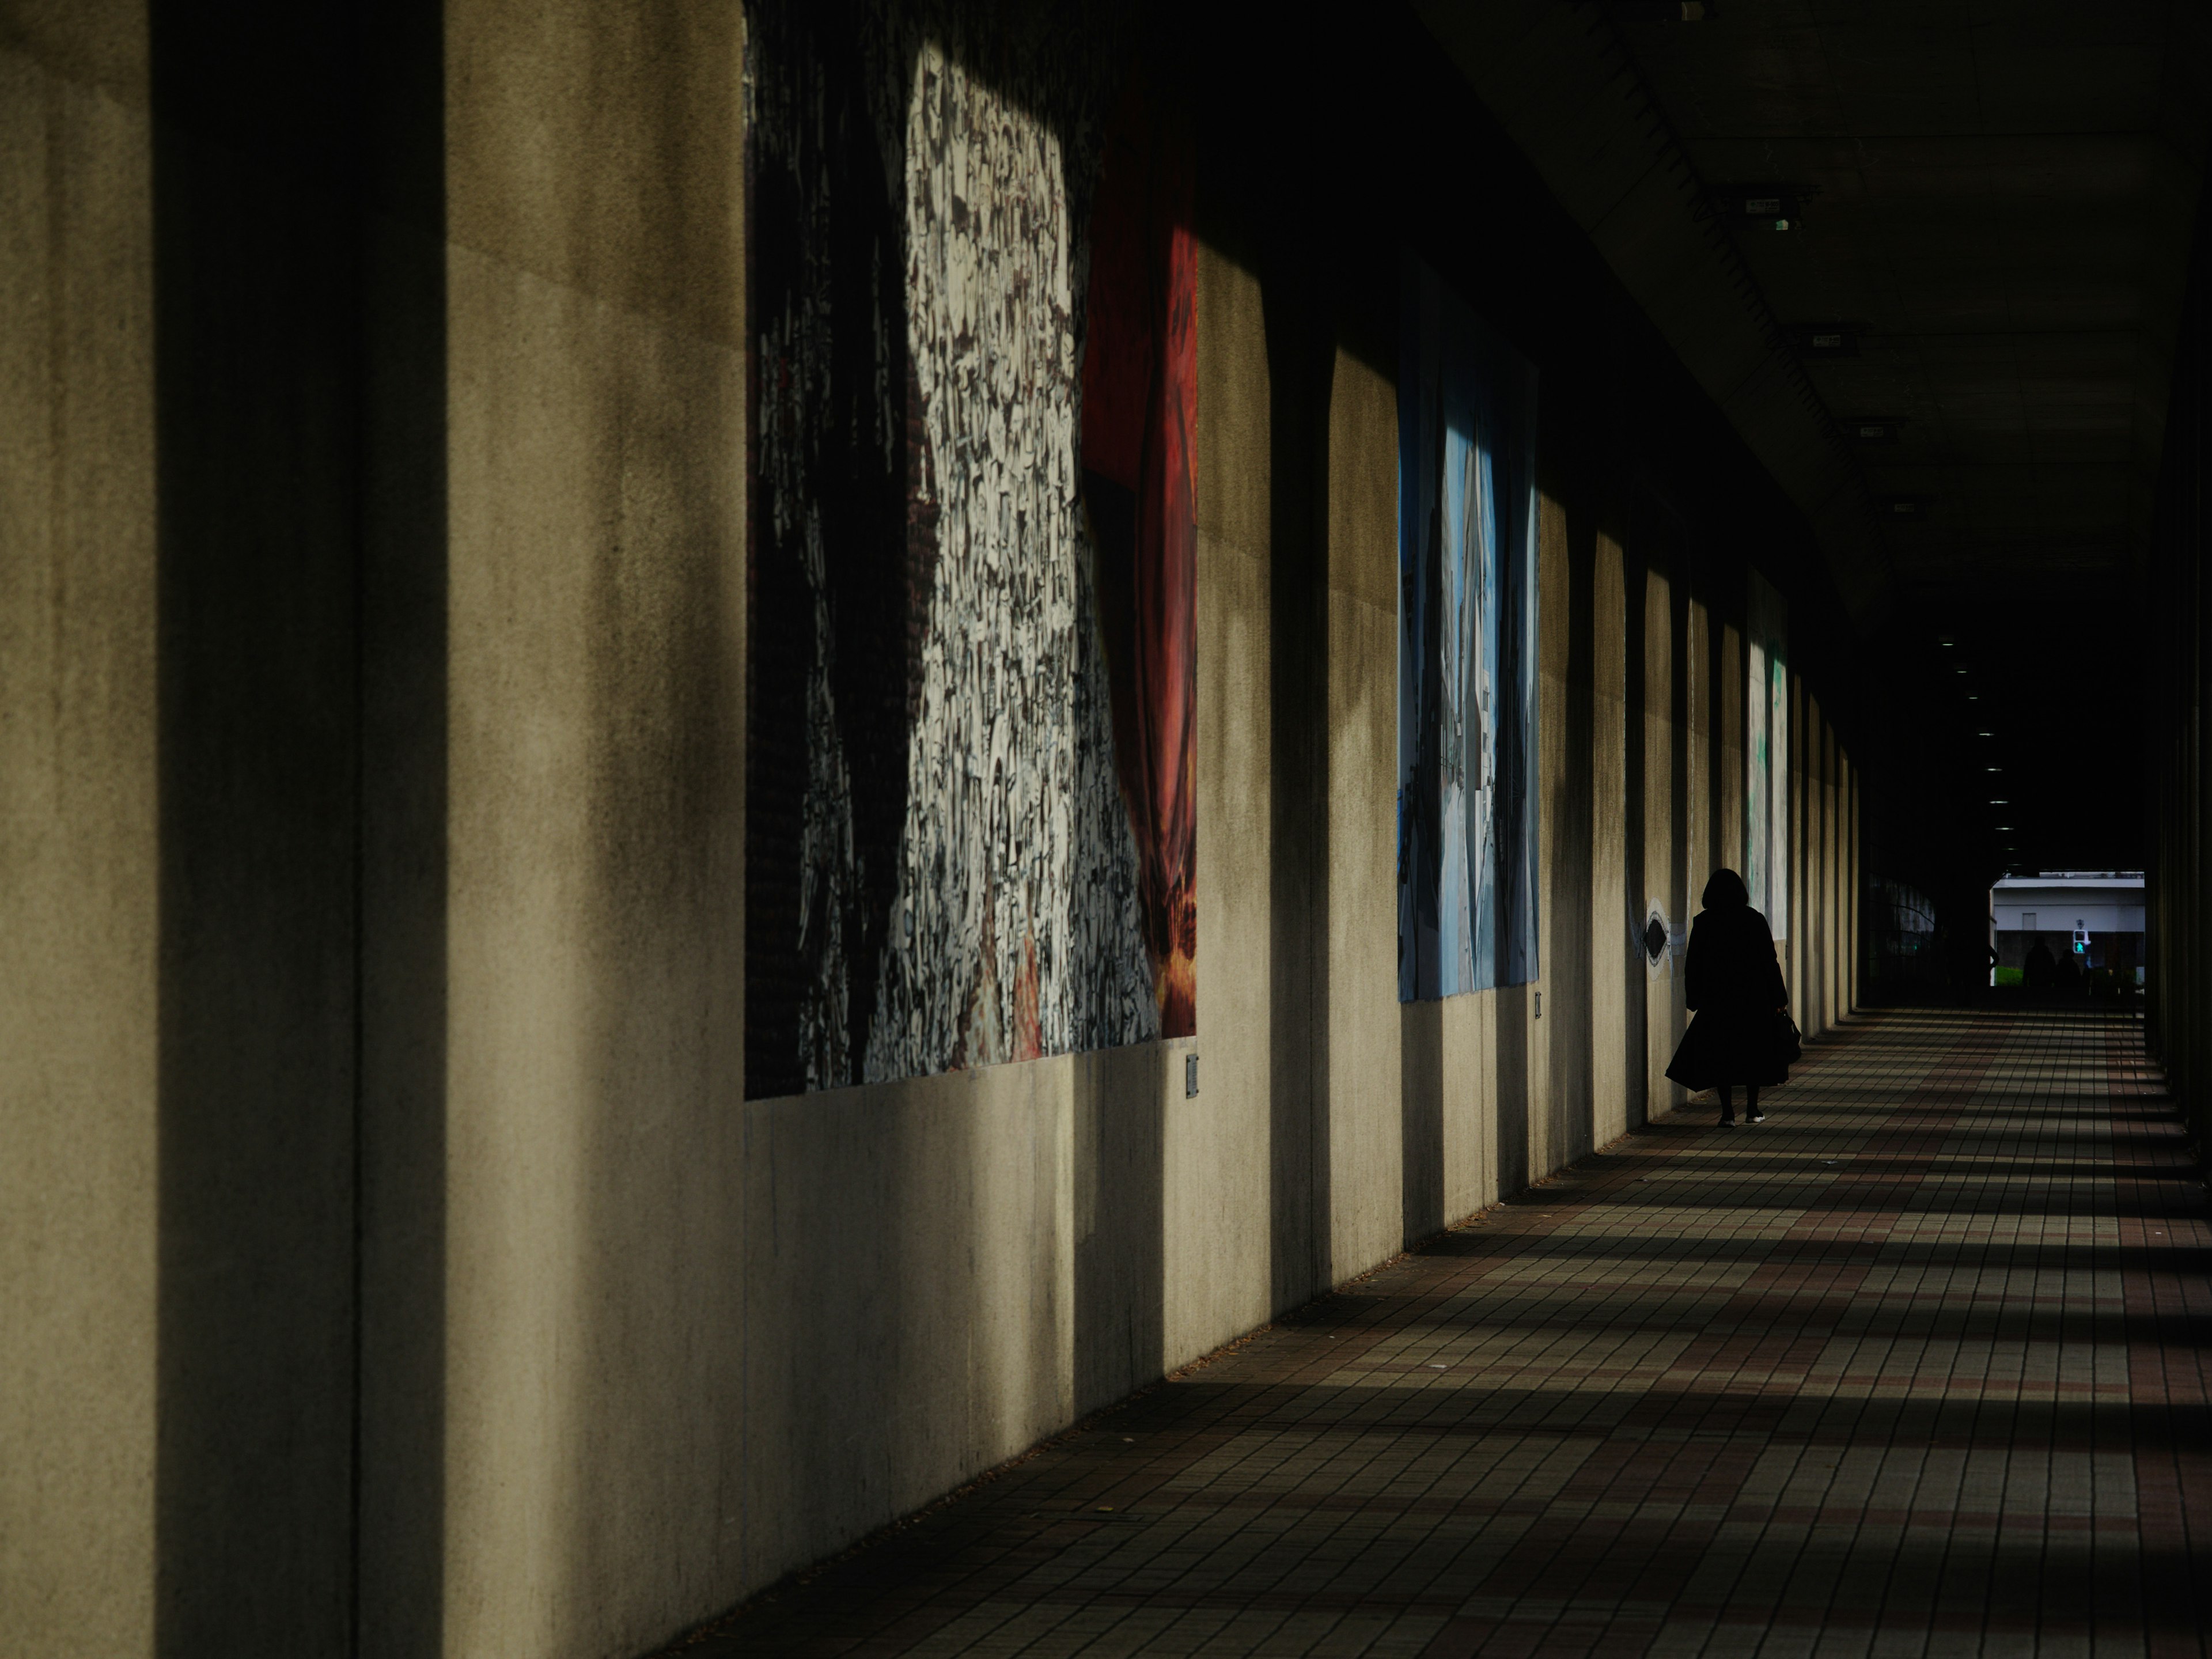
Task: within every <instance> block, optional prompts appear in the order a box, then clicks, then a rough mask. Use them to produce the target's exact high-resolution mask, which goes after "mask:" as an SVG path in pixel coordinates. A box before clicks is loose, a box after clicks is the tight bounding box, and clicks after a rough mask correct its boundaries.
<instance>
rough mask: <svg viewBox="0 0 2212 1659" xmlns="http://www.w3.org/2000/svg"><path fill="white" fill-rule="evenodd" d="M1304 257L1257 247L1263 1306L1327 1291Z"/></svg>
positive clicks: (1314, 368)
mask: <svg viewBox="0 0 2212 1659" xmlns="http://www.w3.org/2000/svg"><path fill="white" fill-rule="evenodd" d="M1305 253H1306V250H1304V248H1302V247H1300V246H1296V245H1295V244H1293V245H1291V246H1282V247H1278V248H1275V249H1273V250H1271V257H1270V258H1268V260H1267V263H1266V265H1265V270H1266V279H1265V283H1264V286H1263V289H1262V298H1263V303H1264V306H1265V327H1266V330H1267V387H1268V410H1267V414H1268V477H1269V483H1268V490H1269V499H1268V542H1269V547H1270V550H1271V552H1272V553H1273V571H1272V576H1273V580H1272V583H1271V588H1270V595H1271V597H1270V615H1269V623H1270V627H1271V629H1272V632H1273V653H1272V657H1271V674H1272V680H1271V684H1270V686H1269V691H1270V698H1269V703H1270V708H1269V719H1270V720H1271V722H1272V732H1271V754H1270V757H1269V759H1270V765H1269V769H1268V770H1269V779H1270V789H1271V798H1270V800H1269V803H1268V805H1269V815H1270V824H1269V829H1270V834H1271V836H1272V840H1273V848H1274V868H1273V872H1271V877H1272V878H1271V881H1270V883H1269V892H1268V899H1269V902H1268V956H1269V963H1268V987H1267V990H1268V997H1267V1006H1268V1061H1269V1064H1268V1075H1269V1077H1270V1079H1271V1082H1270V1084H1269V1098H1268V1145H1269V1176H1270V1180H1269V1188H1268V1190H1269V1195H1270V1196H1269V1205H1268V1210H1269V1227H1270V1252H1269V1254H1270V1261H1271V1272H1270V1285H1269V1298H1270V1305H1271V1306H1272V1307H1273V1308H1274V1309H1275V1310H1278V1311H1279V1310H1283V1309H1285V1308H1291V1307H1295V1306H1297V1304H1299V1303H1301V1302H1303V1301H1304V1300H1305V1299H1306V1297H1309V1296H1311V1295H1313V1294H1314V1293H1315V1292H1316V1291H1319V1290H1322V1289H1325V1288H1327V1286H1328V1282H1329V1281H1328V1271H1329V1267H1328V1214H1329V1166H1328V1146H1329V1123H1328V1114H1329V1103H1328V1084H1327V1081H1326V1079H1327V1078H1328V1024H1327V1022H1326V1021H1325V1020H1323V1019H1322V1018H1319V1017H1318V1016H1319V1014H1320V1011H1321V1010H1322V1009H1324V1008H1326V1007H1327V1006H1328V944H1327V941H1328V923H1327V919H1328V860H1327V859H1326V857H1325V856H1324V852H1325V849H1324V848H1323V846H1322V833H1321V822H1322V819H1321V814H1322V805H1323V803H1324V801H1325V799H1326V796H1327V792H1328V750H1327V745H1326V744H1325V742H1324V741H1323V734H1325V733H1326V732H1327V731H1328V720H1327V707H1326V700H1327V697H1328V673H1327V662H1326V658H1325V655H1324V653H1325V651H1326V648H1327V646H1326V641H1327V639H1328V631H1327V627H1326V618H1327V606H1328V584H1327V582H1326V580H1325V578H1324V575H1323V572H1324V570H1325V568H1326V560H1325V557H1324V552H1325V548H1324V538H1325V532H1323V530H1322V526H1325V525H1326V524H1327V522H1328V483H1327V480H1328V409H1329V387H1330V385H1331V370H1332V368H1333V365H1334V358H1335V348H1334V339H1333V337H1331V335H1330V332H1329V331H1328V329H1327V327H1325V326H1324V325H1323V323H1322V315H1321V307H1320V305H1319V301H1318V299H1317V296H1316V293H1315V292H1314V289H1315V287H1316V283H1315V280H1314V278H1313V276H1312V275H1311V272H1310V265H1309V263H1308V261H1307V259H1306V258H1305V257H1304V256H1305Z"/></svg>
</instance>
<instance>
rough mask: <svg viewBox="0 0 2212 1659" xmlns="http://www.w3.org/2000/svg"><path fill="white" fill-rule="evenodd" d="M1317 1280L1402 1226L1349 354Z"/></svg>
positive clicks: (1340, 432) (1380, 625)
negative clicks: (1323, 1255)
mask: <svg viewBox="0 0 2212 1659" xmlns="http://www.w3.org/2000/svg"><path fill="white" fill-rule="evenodd" d="M1328 478H1329V497H1328V860H1329V862H1328V892H1329V910H1328V957H1329V985H1330V989H1331V994H1330V997H1329V1003H1328V1012H1327V1016H1326V1018H1327V1019H1328V1103H1329V1107H1328V1113H1329V1143H1328V1144H1329V1192H1330V1195H1331V1202H1332V1206H1333V1210H1332V1214H1331V1218H1330V1224H1329V1240H1330V1243H1329V1253H1330V1254H1329V1260H1330V1261H1331V1262H1332V1264H1342V1265H1339V1266H1333V1267H1332V1269H1331V1275H1330V1282H1332V1283H1333V1282H1334V1279H1336V1278H1338V1277H1340V1276H1341V1275H1342V1274H1343V1273H1348V1272H1354V1271H1357V1270H1358V1268H1359V1267H1365V1266H1366V1265H1368V1264H1369V1263H1370V1262H1373V1261H1379V1260H1381V1259H1382V1258H1383V1257H1384V1256H1386V1255H1390V1254H1391V1253H1392V1252H1393V1251H1395V1249H1397V1248H1398V1246H1399V1244H1400V1243H1401V1240H1402V1238H1403V1236H1404V1235H1403V1228H1402V1221H1403V1210H1402V1204H1403V1170H1402V1168H1401V1162H1400V1158H1401V1151H1402V1142H1401V1136H1400V1105H1401V1079H1400V1056H1401V1050H1400V1023H1399V1014H1398V1006H1399V1005H1398V908H1397V904H1396V902H1395V901H1396V894H1397V890H1398V821H1397V795H1398V790H1397V777H1398V668H1397V664H1398V404H1397V391H1396V388H1395V386H1394V385H1393V384H1392V382H1391V381H1390V380H1389V378H1388V377H1387V376H1385V375H1383V374H1380V373H1379V372H1377V371H1376V369H1375V368H1372V367H1370V365H1369V364H1368V363H1367V362H1365V361H1364V360H1363V359H1362V358H1360V357H1358V356H1355V355H1354V354H1352V352H1350V351H1340V353H1339V354H1338V356H1337V360H1336V375H1335V386H1334V392H1332V394H1331V398H1330V404H1329V475H1328Z"/></svg>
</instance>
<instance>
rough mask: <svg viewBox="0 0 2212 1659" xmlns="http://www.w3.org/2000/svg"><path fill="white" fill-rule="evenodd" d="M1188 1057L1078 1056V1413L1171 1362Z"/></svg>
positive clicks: (1152, 1047)
mask: <svg viewBox="0 0 2212 1659" xmlns="http://www.w3.org/2000/svg"><path fill="white" fill-rule="evenodd" d="M1181 1069H1182V1050H1181V1049H1179V1048H1173V1047H1167V1046H1164V1045H1161V1044H1158V1043H1150V1042H1146V1043H1138V1044H1135V1045H1133V1046H1132V1047H1129V1048H1105V1049H1101V1050H1098V1051H1097V1052H1096V1053H1092V1054H1079V1055H1077V1056H1076V1057H1075V1098H1074V1102H1073V1109H1074V1119H1075V1121H1074V1141H1075V1167H1074V1169H1073V1172H1072V1173H1073V1177H1074V1194H1073V1197H1074V1206H1075V1217H1074V1220H1075V1414H1076V1415H1077V1416H1079V1417H1080V1416H1082V1415H1083V1414H1084V1413H1086V1412H1091V1411H1095V1410H1097V1408H1098V1407H1101V1406H1103V1405H1107V1404H1109V1402H1111V1401H1115V1400H1118V1399H1120V1398H1121V1396H1122V1395H1125V1394H1127V1393H1128V1392H1130V1390H1132V1389H1138V1388H1141V1387H1143V1386H1144V1385H1145V1384H1146V1383H1150V1382H1152V1380H1153V1379H1154V1378H1155V1377H1157V1376H1159V1374H1160V1370H1161V1366H1162V1364H1163V1363H1164V1358H1165V1347H1164V1339H1165V1331H1166V1319H1165V1304H1164V1290H1165V1283H1166V1255H1165V1250H1166V1240H1165V1202H1164V1199H1165V1193H1164V1183H1165V1178H1166V1169H1165V1161H1164V1160H1165V1154H1166V1110H1167V1105H1166V1102H1167V1085H1168V1084H1169V1083H1170V1081H1171V1079H1170V1076H1169V1075H1168V1074H1169V1073H1171V1072H1172V1073H1179V1072H1180V1071H1181Z"/></svg>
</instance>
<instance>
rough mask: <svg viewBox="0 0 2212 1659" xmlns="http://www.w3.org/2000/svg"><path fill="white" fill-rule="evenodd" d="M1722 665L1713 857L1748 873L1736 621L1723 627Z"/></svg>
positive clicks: (1741, 680)
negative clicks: (1746, 864)
mask: <svg viewBox="0 0 2212 1659" xmlns="http://www.w3.org/2000/svg"><path fill="white" fill-rule="evenodd" d="M1719 634H1720V653H1719V660H1720V666H1719V668H1718V670H1717V697H1716V702H1717V707H1718V717H1719V718H1718V731H1717V734H1716V737H1717V755H1718V758H1717V761H1716V762H1715V763H1714V770H1715V771H1716V772H1717V775H1718V784H1719V787H1718V789H1717V792H1716V793H1717V797H1718V799H1719V802H1720V805H1719V806H1718V808H1717V810H1716V811H1715V813H1714V816H1713V860H1714V862H1715V863H1716V864H1719V865H1725V866H1727V867H1728V868H1729V869H1731V870H1733V871H1735V872H1736V873H1737V874H1738V875H1741V874H1743V873H1744V866H1745V863H1746V861H1747V860H1746V858H1745V844H1746V838H1745V829H1746V826H1745V823H1744V813H1745V808H1744V768H1745V765H1746V762H1745V757H1744V751H1743V727H1744V698H1745V696H1746V693H1747V689H1748V688H1747V686H1746V684H1745V675H1746V672H1747V670H1746V668H1745V666H1744V660H1743V630H1742V629H1741V628H1739V627H1737V626H1736V625H1735V623H1732V622H1731V623H1722V624H1721V627H1720V630H1719Z"/></svg>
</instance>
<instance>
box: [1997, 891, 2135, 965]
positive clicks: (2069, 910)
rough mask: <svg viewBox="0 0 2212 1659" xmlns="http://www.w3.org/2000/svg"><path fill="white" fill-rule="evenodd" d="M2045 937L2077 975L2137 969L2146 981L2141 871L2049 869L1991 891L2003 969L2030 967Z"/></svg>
mask: <svg viewBox="0 0 2212 1659" xmlns="http://www.w3.org/2000/svg"><path fill="white" fill-rule="evenodd" d="M2039 939H2040V940H2041V941H2042V942H2043V943H2044V945H2045V946H2047V947H2048V948H2049V950H2050V951H2051V956H2052V957H2053V958H2054V959H2055V960H2056V961H2057V963H2058V964H2059V966H2060V969H2061V971H2062V972H2064V971H2065V970H2066V968H2067V964H2069V963H2071V964H2072V966H2073V968H2074V969H2075V970H2079V969H2085V968H2117V969H2134V970H2135V972H2136V977H2137V978H2138V979H2140V978H2141V977H2142V963H2143V878H2142V872H2141V871H2140V870H2045V871H2044V872H2041V873H2040V874H2039V875H2033V876H2007V877H2006V878H2004V879H2003V880H2002V881H2001V882H1999V883H1997V884H1996V886H1994V887H1992V888H1990V946H1991V948H1993V949H1994V950H1995V951H1996V953H1997V962H1996V965H1997V967H1999V968H2019V969H2025V968H2026V967H2027V959H2028V953H2029V952H2030V951H2033V949H2034V948H2035V944H2036V941H2037V940H2039ZM2077 945H2079V946H2080V947H2081V948H2080V949H2078V950H2077V949H2076V948H2075V947H2076V946H2077ZM1994 976H1995V975H1994V974H1993V975H1992V978H1994Z"/></svg>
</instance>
